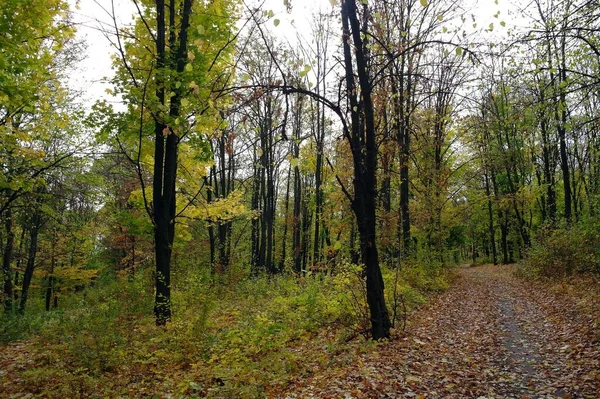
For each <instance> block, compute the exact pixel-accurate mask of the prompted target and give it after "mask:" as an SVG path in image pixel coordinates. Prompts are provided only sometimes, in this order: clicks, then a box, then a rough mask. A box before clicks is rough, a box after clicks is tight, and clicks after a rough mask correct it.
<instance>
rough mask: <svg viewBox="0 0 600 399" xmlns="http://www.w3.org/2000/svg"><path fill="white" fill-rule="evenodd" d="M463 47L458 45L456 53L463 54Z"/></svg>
mask: <svg viewBox="0 0 600 399" xmlns="http://www.w3.org/2000/svg"><path fill="white" fill-rule="evenodd" d="M462 52H463V49H462V47H457V48H456V55H462Z"/></svg>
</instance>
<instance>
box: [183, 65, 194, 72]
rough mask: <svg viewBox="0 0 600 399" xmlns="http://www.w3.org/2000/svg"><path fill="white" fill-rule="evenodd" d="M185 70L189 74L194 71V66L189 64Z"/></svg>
mask: <svg viewBox="0 0 600 399" xmlns="http://www.w3.org/2000/svg"><path fill="white" fill-rule="evenodd" d="M185 70H186V71H188V72H192V71H193V70H194V67H193V66H192V64H187V65H186V66H185Z"/></svg>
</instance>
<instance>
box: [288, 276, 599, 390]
mask: <svg viewBox="0 0 600 399" xmlns="http://www.w3.org/2000/svg"><path fill="white" fill-rule="evenodd" d="M513 271H514V266H491V265H486V266H480V267H473V268H468V267H467V268H461V269H460V270H459V271H458V274H459V276H458V278H457V279H456V281H455V282H454V284H453V285H452V287H451V288H450V289H449V290H448V291H446V292H444V293H443V294H441V295H439V296H437V297H435V298H434V299H433V300H432V301H431V302H429V303H428V304H427V305H426V306H425V307H424V308H422V309H420V310H418V311H416V312H415V313H414V314H413V316H412V320H411V322H410V324H409V326H408V327H407V329H406V333H405V334H402V335H401V336H399V337H397V338H396V339H393V340H391V341H388V342H384V343H382V344H380V345H379V346H378V347H377V348H376V349H375V351H374V352H370V353H364V354H361V355H359V356H358V357H357V359H356V361H355V362H353V364H352V365H351V366H348V367H345V368H343V369H333V370H331V371H325V372H321V373H316V374H315V375H313V376H312V377H311V378H308V379H306V380H303V381H300V382H298V383H297V384H295V385H294V386H292V387H290V389H289V391H288V393H287V394H283V395H282V397H285V398H290V399H291V398H398V397H405V398H411V397H413V398H423V397H426V398H467V397H469V398H557V397H558V398H600V295H599V289H598V282H597V281H593V280H590V281H585V280H583V281H582V280H573V281H566V282H563V283H559V284H541V283H532V282H527V281H523V280H520V279H517V278H516V277H514V275H513Z"/></svg>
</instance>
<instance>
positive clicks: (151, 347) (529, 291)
mask: <svg viewBox="0 0 600 399" xmlns="http://www.w3.org/2000/svg"><path fill="white" fill-rule="evenodd" d="M336 283H337V284H343V283H347V281H346V280H344V279H337V280H336ZM254 284H256V282H254ZM269 284H274V285H276V284H277V283H273V282H271V283H268V282H265V287H264V289H265V292H264V294H265V297H267V298H272V297H273V295H275V294H274V292H276V293H277V294H278V295H281V294H283V293H284V292H283V291H285V290H287V296H288V297H290V298H295V299H294V301H295V303H291V304H290V303H286V302H285V301H284V302H280V303H279V304H275V306H276V307H277V306H278V307H280V310H281V312H284V311H289V310H290V309H291V308H295V309H296V310H297V312H298V314H299V315H300V316H301V317H302V318H305V317H309V319H308V320H296V321H290V320H287V321H286V323H304V324H294V327H295V330H296V332H297V333H296V334H294V333H293V332H292V331H290V329H289V327H290V326H288V325H285V324H284V323H279V324H278V323H277V322H275V321H273V315H274V314H273V313H260V312H258V313H252V312H251V313H252V314H250V315H243V314H240V312H239V309H238V310H236V309H234V308H230V309H227V311H226V313H222V314H212V313H211V311H210V307H211V305H210V303H211V301H212V300H213V298H203V300H205V301H206V303H207V304H206V308H205V309H206V314H205V315H203V316H200V315H197V314H196V315H192V314H189V317H184V318H183V320H182V319H179V318H177V319H176V321H174V322H173V324H172V325H170V326H169V327H167V330H164V329H157V328H155V327H152V324H151V320H150V318H149V317H143V316H141V315H140V316H139V318H136V317H134V316H131V317H122V318H118V319H116V321H115V323H114V324H112V325H107V326H106V327H107V329H106V330H105V331H86V328H87V327H89V325H88V326H86V325H85V324H84V325H80V326H78V328H76V327H77V326H73V325H72V326H70V328H71V331H67V330H62V331H60V332H59V331H54V334H55V335H54V336H53V335H52V334H50V333H49V330H51V329H53V328H54V329H56V328H57V326H56V325H54V326H47V327H46V331H42V332H41V335H40V336H39V337H38V338H31V339H29V340H25V341H19V342H13V343H11V344H8V345H5V346H4V347H2V351H1V355H0V396H2V397H11V398H22V397H36V396H41V397H159V398H162V397H165V398H166V397H281V398H395V397H417V398H418V397H428V398H463V397H485V398H513V397H514V398H546V397H548V398H554V397H562V398H596V397H599V396H600V390H599V386H600V372H599V370H600V333H599V331H600V329H599V320H600V318H599V316H600V300H599V298H600V295H599V289H598V281H597V280H595V279H593V278H589V279H586V278H577V279H573V280H568V281H562V282H560V283H553V284H550V283H546V284H542V283H532V282H531V281H525V280H521V279H518V278H517V277H515V276H514V268H513V267H511V266H491V265H487V266H481V267H473V268H459V269H457V272H456V277H455V278H454V279H453V283H452V284H451V286H450V288H449V289H447V290H446V291H444V292H442V293H439V294H436V295H434V296H433V297H432V298H431V299H430V300H429V301H428V302H427V303H426V304H424V305H422V306H421V307H420V308H418V310H413V311H412V312H411V313H410V314H409V316H408V325H407V328H406V330H405V331H404V332H402V331H397V332H396V334H395V336H394V337H393V339H391V340H389V341H383V342H379V343H374V342H372V341H366V340H364V339H362V338H361V337H360V336H358V337H355V336H354V335H353V334H352V333H351V331H350V330H349V329H347V328H344V327H342V325H341V324H340V323H341V321H340V320H337V321H336V322H335V323H334V322H332V324H331V325H329V326H326V325H322V324H320V323H318V322H317V321H316V319H317V318H322V319H325V318H327V317H332V316H331V315H330V314H329V315H328V314H327V312H328V310H327V309H323V308H322V307H325V308H331V307H334V306H335V304H333V303H329V304H327V303H325V302H323V301H324V300H325V297H323V296H321V293H319V292H318V291H317V288H316V287H317V286H318V285H322V284H323V283H322V282H316V281H315V282H313V281H308V282H300V283H299V284H300V285H301V284H307V285H306V286H304V287H301V288H302V289H304V290H306V289H308V291H310V292H312V293H310V294H309V295H308V296H306V295H305V296H301V295H300V296H298V294H299V292H294V289H293V288H292V287H291V286H288V285H286V284H284V283H279V284H280V286H278V287H269ZM297 284H298V283H297ZM325 284H329V282H326V283H325ZM238 288H239V289H240V292H238V294H239V295H241V296H243V295H245V294H246V295H248V296H249V297H248V300H253V299H252V298H250V296H251V295H252V294H251V293H244V292H243V288H244V287H243V286H242V287H238ZM329 288H330V289H331V290H335V289H336V286H330V287H329ZM337 288H339V286H337ZM221 294H222V299H223V301H224V302H225V303H227V293H221ZM405 294H406V295H415V293H412V294H411V293H410V292H408V291H407V292H405ZM121 299H122V300H127V299H129V300H130V302H133V303H135V299H134V298H121ZM280 301H283V299H280ZM311 303H312V304H313V305H315V306H318V307H319V309H317V308H313V309H310V306H311ZM238 305H239V304H238ZM255 305H262V304H255ZM106 307H110V304H107V305H106ZM266 308H267V309H268V307H266ZM195 309H196V310H198V308H197V307H196V308H195ZM220 309H221V311H225V310H226V309H224V308H222V307H221V308H220ZM181 311H185V310H183V309H182V310H181ZM249 311H250V310H248V309H247V310H245V311H244V312H249ZM99 312H109V309H100V310H99ZM329 312H333V310H331V309H330V310H329ZM311 315H312V316H311ZM62 317H63V319H62V321H63V322H64V318H68V317H70V318H73V319H77V320H79V321H80V322H81V321H82V320H86V319H85V318H84V319H81V315H75V314H72V315H68V314H67V313H65V315H63V316H62ZM206 317H216V319H214V320H211V321H208V320H206ZM310 317H313V318H314V320H313V324H312V325H311V324H310V322H311V320H310ZM261 318H262V319H261ZM250 320H251V321H250ZM202 321H203V322H204V323H205V324H206V325H196V326H195V327H193V328H191V327H190V324H194V323H201V322H202ZM241 321H243V322H241ZM56 322H58V320H57V321H56ZM336 323H337V324H336ZM208 324H212V325H221V326H222V328H220V329H217V330H214V329H211V328H210V327H209V326H208ZM244 326H246V327H244ZM301 326H302V328H301ZM111 329H114V331H112V332H111V331H109V330H111ZM250 329H253V330H250ZM194 331H196V333H197V334H198V335H197V336H194ZM61 332H62V333H64V334H65V336H63V337H59V336H57V335H59V334H60V333H61ZM215 332H217V333H218V334H223V335H226V336H228V337H229V341H228V342H229V344H230V345H225V344H222V345H221V346H220V347H219V349H216V348H211V342H210V340H211V339H212V340H213V341H216V340H219V339H222V338H218V337H217V336H216V335H215V336H212V337H208V335H210V334H212V333H215ZM74 341H81V342H80V343H79V344H77V343H75V342H74ZM123 342H128V344H127V345H126V346H123ZM76 348H79V350H81V352H80V353H77V352H76ZM111 348H116V349H115V350H116V351H117V353H115V352H114V351H112V350H111ZM102 363H105V364H102Z"/></svg>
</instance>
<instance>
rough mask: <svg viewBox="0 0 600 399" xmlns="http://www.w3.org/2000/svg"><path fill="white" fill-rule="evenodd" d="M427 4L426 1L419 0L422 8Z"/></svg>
mask: <svg viewBox="0 0 600 399" xmlns="http://www.w3.org/2000/svg"><path fill="white" fill-rule="evenodd" d="M428 4H429V3H428V2H427V0H421V5H422V6H423V7H427V5H428Z"/></svg>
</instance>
